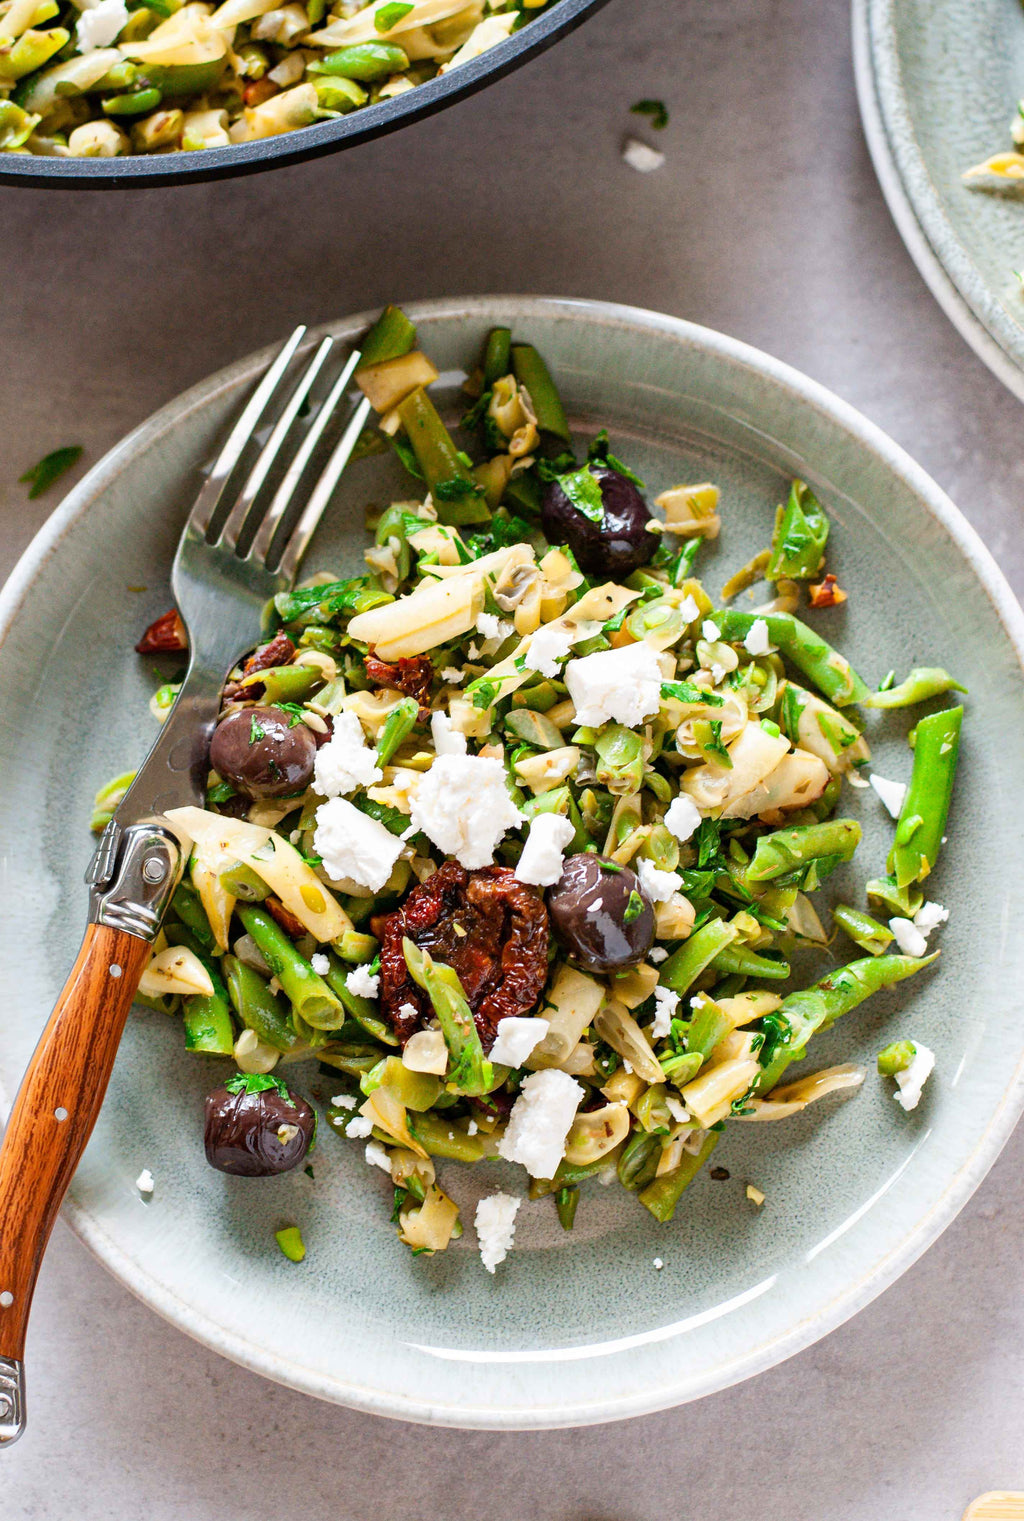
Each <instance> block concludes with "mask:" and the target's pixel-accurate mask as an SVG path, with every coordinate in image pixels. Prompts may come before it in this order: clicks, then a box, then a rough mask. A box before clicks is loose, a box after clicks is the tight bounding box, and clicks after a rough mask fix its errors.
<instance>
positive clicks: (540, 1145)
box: [498, 1067, 585, 1178]
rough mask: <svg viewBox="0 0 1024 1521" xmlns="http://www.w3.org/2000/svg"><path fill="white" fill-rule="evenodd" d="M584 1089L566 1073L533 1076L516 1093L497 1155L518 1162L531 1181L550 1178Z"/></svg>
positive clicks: (544, 1072) (561, 1153) (554, 1070)
mask: <svg viewBox="0 0 1024 1521" xmlns="http://www.w3.org/2000/svg"><path fill="white" fill-rule="evenodd" d="M584 1093H585V1089H584V1088H583V1087H582V1086H581V1085H580V1084H579V1083H577V1082H576V1081H575V1079H574V1078H571V1077H570V1076H569V1074H568V1072H559V1071H558V1070H557V1069H556V1068H554V1067H550V1068H546V1069H545V1070H544V1071H543V1072H534V1073H533V1075H532V1076H531V1077H528V1078H527V1079H526V1081H525V1082H524V1083H523V1086H522V1088H521V1089H520V1090H519V1097H518V1098H517V1099H516V1101H515V1103H514V1105H513V1106H512V1113H511V1115H510V1116H509V1122H508V1127H507V1129H506V1131H505V1134H504V1135H503V1136H502V1138H501V1140H500V1141H499V1142H498V1155H499V1156H502V1157H504V1158H505V1160H506V1162H520V1163H521V1164H522V1165H523V1167H525V1168H526V1171H527V1172H528V1173H529V1174H530V1177H531V1178H552V1177H554V1175H555V1170H556V1168H557V1167H558V1164H559V1162H560V1161H561V1160H562V1156H563V1155H564V1152H565V1138H566V1136H567V1135H568V1134H569V1130H570V1128H571V1126H572V1122H573V1120H574V1119H575V1118H576V1111H577V1109H578V1108H579V1106H580V1103H581V1102H582V1100H583V1096H584Z"/></svg>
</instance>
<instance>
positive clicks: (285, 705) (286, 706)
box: [274, 702, 305, 729]
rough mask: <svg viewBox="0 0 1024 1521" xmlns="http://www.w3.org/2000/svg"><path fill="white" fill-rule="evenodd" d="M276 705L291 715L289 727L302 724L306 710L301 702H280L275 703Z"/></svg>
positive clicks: (292, 727)
mask: <svg viewBox="0 0 1024 1521" xmlns="http://www.w3.org/2000/svg"><path fill="white" fill-rule="evenodd" d="M274 706H275V707H278V708H280V709H281V711H282V713H287V714H289V715H290V716H289V719H288V727H289V729H294V728H295V725H296V724H300V723H301V722H302V715H303V713H304V712H305V709H304V708H303V706H302V704H301V703H298V702H278V703H275V704H274Z"/></svg>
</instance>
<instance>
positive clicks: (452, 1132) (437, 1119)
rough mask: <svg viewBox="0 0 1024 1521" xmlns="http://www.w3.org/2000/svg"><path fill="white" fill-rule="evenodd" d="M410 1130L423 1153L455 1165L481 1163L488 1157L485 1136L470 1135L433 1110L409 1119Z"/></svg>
mask: <svg viewBox="0 0 1024 1521" xmlns="http://www.w3.org/2000/svg"><path fill="white" fill-rule="evenodd" d="M409 1129H410V1130H411V1132H412V1134H413V1135H414V1136H415V1138H416V1140H417V1141H419V1143H420V1145H421V1146H422V1147H423V1149H424V1151H428V1152H429V1153H430V1155H431V1156H432V1157H447V1158H448V1159H449V1160H450V1161H452V1162H479V1161H481V1160H482V1159H483V1158H484V1157H485V1156H486V1154H487V1153H486V1149H485V1146H484V1139H483V1136H482V1135H468V1134H467V1132H466V1131H465V1130H464V1129H463V1128H462V1127H461V1126H459V1125H457V1124H456V1123H455V1122H454V1121H453V1120H446V1119H445V1118H444V1116H443V1115H441V1114H434V1113H432V1112H431V1111H430V1110H426V1111H424V1113H423V1114H410V1115H409Z"/></svg>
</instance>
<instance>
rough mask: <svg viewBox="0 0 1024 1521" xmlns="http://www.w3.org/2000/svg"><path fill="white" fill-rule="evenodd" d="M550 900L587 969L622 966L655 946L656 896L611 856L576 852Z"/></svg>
mask: <svg viewBox="0 0 1024 1521" xmlns="http://www.w3.org/2000/svg"><path fill="white" fill-rule="evenodd" d="M547 903H548V913H549V915H550V917H551V925H552V928H553V929H554V932H555V935H556V936H557V938H558V940H559V941H560V942H561V943H562V945H563V946H564V948H565V951H566V953H567V955H568V957H569V960H570V961H574V962H575V963H576V965H577V966H580V967H582V968H583V970H584V971H586V972H621V971H623V970H624V968H626V967H631V966H635V965H636V964H637V962H638V961H642V960H643V958H644V957H645V956H646V955H647V952H648V951H649V950H650V948H651V944H652V942H653V940H654V909H653V908H652V906H651V901H650V899H649V898H648V896H647V894H646V893H645V892H644V890H643V888H642V887H641V886H640V883H639V880H638V879H637V875H636V873H635V872H633V871H630V869H629V867H628V866H620V865H619V864H618V862H617V861H609V860H608V858H607V857H606V856H597V855H592V854H584V855H576V856H570V857H569V859H568V860H567V861H566V863H565V870H564V871H563V872H562V875H561V876H560V877H559V879H558V881H557V882H556V883H555V885H554V887H552V888H550V889H549V890H548V896H547Z"/></svg>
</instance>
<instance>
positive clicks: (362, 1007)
mask: <svg viewBox="0 0 1024 1521" xmlns="http://www.w3.org/2000/svg"><path fill="white" fill-rule="evenodd" d="M366 938H367V939H369V938H371V937H369V936H367V937H366ZM374 943H375V944H376V942H374ZM330 963H331V969H330V971H329V972H326V973H325V974H324V981H325V982H326V983H327V986H328V987H329V988H330V989H331V991H332V992H333V993H337V995H338V997H339V998H340V999H341V1002H342V1004H343V1005H344V1007H345V1010H346V1012H347V1013H348V1014H351V1016H352V1018H353V1019H354V1020H355V1021H356V1023H357V1024H359V1025H361V1026H362V1028H363V1029H364V1030H365V1031H366V1032H367V1034H369V1035H372V1036H373V1038H374V1040H379V1041H380V1042H381V1043H382V1045H385V1046H397V1045H398V1037H397V1035H396V1034H395V1033H394V1031H393V1030H392V1028H391V1026H390V1025H389V1024H386V1023H385V1021H384V1020H383V1019H380V1018H379V1017H378V1015H377V1014H376V1013H375V1012H374V1006H373V1004H372V1003H371V1001H370V1000H369V999H368V998H362V997H361V996H360V995H359V994H358V993H352V992H350V991H349V987H348V983H347V980H346V979H347V978H348V975H349V972H350V971H351V967H350V966H346V965H345V964H344V963H343V962H342V961H340V960H339V959H338V957H337V956H335V955H334V954H333V953H332V954H331V956H330Z"/></svg>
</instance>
